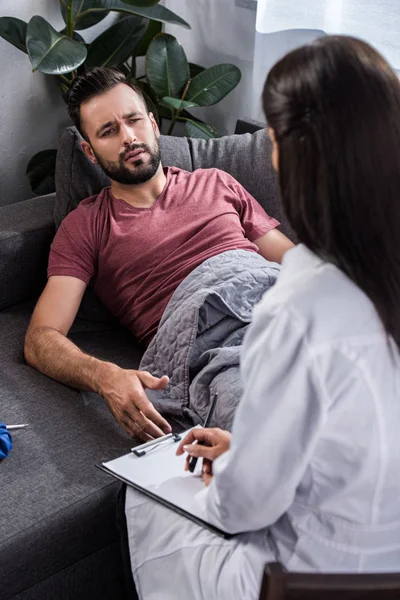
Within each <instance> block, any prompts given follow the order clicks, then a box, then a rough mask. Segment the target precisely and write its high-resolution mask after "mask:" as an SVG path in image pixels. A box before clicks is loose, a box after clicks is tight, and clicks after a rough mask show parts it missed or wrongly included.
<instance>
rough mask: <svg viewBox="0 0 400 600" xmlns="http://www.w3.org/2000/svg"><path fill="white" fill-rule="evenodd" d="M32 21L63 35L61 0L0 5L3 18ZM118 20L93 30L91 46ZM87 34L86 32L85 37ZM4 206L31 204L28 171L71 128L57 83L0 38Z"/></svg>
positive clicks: (0, 197)
mask: <svg viewBox="0 0 400 600" xmlns="http://www.w3.org/2000/svg"><path fill="white" fill-rule="evenodd" d="M33 15H40V16H42V17H44V18H45V19H47V20H48V21H49V22H50V23H51V24H52V25H53V27H55V28H56V29H58V30H61V29H62V28H63V27H64V22H63V20H62V17H61V13H60V9H59V2H58V0H1V2H0V16H1V17H3V16H9V17H17V18H19V19H22V20H24V21H29V20H30V18H31V17H32V16H33ZM113 19H115V15H109V16H108V17H107V19H105V20H104V21H102V22H101V23H99V24H98V25H97V26H96V27H93V28H92V29H91V30H90V32H89V35H87V37H86V35H85V39H87V40H88V41H90V40H91V39H93V37H95V36H96V35H98V34H99V33H100V32H101V31H102V29H104V27H106V26H109V24H110V21H112V20H113ZM85 34H86V31H85ZM0 73H1V78H2V79H1V86H0V206H3V205H5V204H12V203H13V202H18V201H21V200H25V199H26V198H30V197H31V196H32V192H31V190H30V186H29V181H28V178H27V177H26V175H25V170H26V166H27V164H28V162H29V160H30V158H31V157H32V155H33V154H35V153H36V152H38V151H39V150H44V149H46V148H56V145H57V139H58V137H59V135H60V133H61V132H62V130H63V128H64V127H65V126H67V125H69V124H70V122H69V118H68V116H67V113H66V110H65V104H64V102H63V101H62V99H61V97H60V94H59V91H58V88H57V86H56V84H55V82H54V80H53V79H52V78H51V77H49V76H45V75H43V74H42V73H38V72H36V73H32V67H31V64H30V62H29V59H28V57H27V55H26V54H24V53H23V52H21V51H20V50H17V48H14V46H11V44H9V43H8V42H6V41H5V40H3V39H2V38H0Z"/></svg>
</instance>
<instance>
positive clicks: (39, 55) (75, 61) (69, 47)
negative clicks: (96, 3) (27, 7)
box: [26, 16, 87, 75]
mask: <svg viewBox="0 0 400 600" xmlns="http://www.w3.org/2000/svg"><path fill="white" fill-rule="evenodd" d="M26 47H27V49H28V54H29V58H30V61H31V63H32V66H33V70H34V71H41V72H42V73H47V74H48V75H61V74H63V73H70V72H71V71H73V70H74V69H76V68H77V67H79V65H81V64H82V63H83V62H84V60H85V58H86V54H87V52H86V47H85V45H84V44H81V43H80V42H75V41H74V40H72V39H71V38H69V37H67V36H66V35H62V34H61V33H58V31H56V30H55V29H54V28H53V27H52V26H51V25H50V23H48V22H47V21H46V20H45V19H43V18H42V17H37V16H36V17H32V19H31V20H30V21H29V23H28V27H27V31H26Z"/></svg>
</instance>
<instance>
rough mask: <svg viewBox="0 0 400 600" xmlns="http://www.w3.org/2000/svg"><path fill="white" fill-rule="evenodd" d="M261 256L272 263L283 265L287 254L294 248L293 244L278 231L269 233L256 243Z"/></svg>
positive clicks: (274, 230)
mask: <svg viewBox="0 0 400 600" xmlns="http://www.w3.org/2000/svg"><path fill="white" fill-rule="evenodd" d="M254 243H255V244H256V246H258V249H259V250H260V254H261V256H263V257H264V258H265V259H266V260H270V261H271V262H277V263H281V262H282V259H283V256H284V254H285V252H287V251H288V250H290V248H293V247H294V244H293V242H291V241H290V240H289V238H287V237H286V235H284V234H283V233H281V232H280V231H278V230H277V229H272V230H271V231H268V233H266V234H265V235H263V236H262V237H260V238H258V240H255V242H254Z"/></svg>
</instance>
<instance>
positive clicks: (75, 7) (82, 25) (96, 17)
mask: <svg viewBox="0 0 400 600" xmlns="http://www.w3.org/2000/svg"><path fill="white" fill-rule="evenodd" d="M68 2H69V0H68ZM92 4H93V0H74V2H73V4H72V22H73V23H74V29H79V30H80V31H81V30H82V29H88V28H89V27H93V25H97V23H100V21H102V20H103V19H105V18H106V16H107V15H108V11H107V10H106V9H104V10H103V11H96V12H88V11H89V9H90V7H91V6H92ZM83 13H84V14H83ZM61 14H62V16H63V19H64V22H65V23H67V22H68V14H67V9H66V8H65V4H63V3H61ZM81 14H83V16H80V15H81Z"/></svg>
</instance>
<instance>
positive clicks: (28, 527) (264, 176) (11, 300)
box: [0, 124, 288, 600]
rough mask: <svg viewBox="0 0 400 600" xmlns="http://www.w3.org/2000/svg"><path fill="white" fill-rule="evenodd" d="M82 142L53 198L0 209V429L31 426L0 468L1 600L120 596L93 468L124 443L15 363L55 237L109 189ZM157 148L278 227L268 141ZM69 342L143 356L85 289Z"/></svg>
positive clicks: (110, 485)
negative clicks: (233, 192)
mask: <svg viewBox="0 0 400 600" xmlns="http://www.w3.org/2000/svg"><path fill="white" fill-rule="evenodd" d="M242 127H243V124H242ZM79 141H80V139H79V135H78V134H77V132H76V130H75V129H74V128H69V129H67V130H66V131H65V133H64V135H63V136H62V138H61V141H60V148H59V154H58V163H57V177H56V180H57V182H56V183H57V197H56V196H55V195H50V196H46V197H40V198H34V199H31V200H27V201H26V202H21V203H18V204H14V205H9V206H5V207H3V208H0V339H1V343H0V365H1V368H0V421H4V422H6V423H29V429H27V430H23V431H17V432H15V433H14V436H13V442H14V446H13V449H12V452H11V454H10V456H9V457H8V458H7V459H5V460H3V461H0V600H10V599H11V598H13V599H14V600H17V599H18V600H28V599H29V600H30V599H34V598H35V599H36V598H37V599H39V598H40V599H41V600H44V599H47V598H48V599H57V600H60V599H61V600H63V599H72V598H73V599H74V600H81V599H82V600H83V599H85V600H87V599H91V598H94V599H97V600H98V599H103V598H104V599H105V598H113V599H119V598H120V599H122V598H125V597H126V596H127V592H126V589H125V586H124V579H123V573H122V565H121V555H120V547H119V539H118V532H117V527H116V522H115V509H116V497H117V494H118V491H119V484H118V483H116V482H115V481H113V480H112V479H111V478H110V477H109V476H107V475H106V474H104V473H103V472H101V471H100V470H99V469H97V468H96V464H98V463H100V462H102V461H103V460H109V459H111V458H113V457H115V456H118V455H120V454H122V453H124V452H126V451H128V449H129V448H130V446H131V445H132V440H130V438H129V437H128V436H127V435H126V434H125V433H124V432H123V431H122V430H121V429H120V428H119V426H118V425H117V424H116V423H115V421H114V420H113V418H112V416H111V413H110V412H109V411H108V409H107V407H106V406H105V403H104V402H103V401H102V400H101V399H100V398H99V397H97V396H96V395H95V394H93V395H92V396H87V395H86V396H85V397H82V396H81V395H80V393H79V392H78V391H76V390H73V389H70V388H68V387H66V386H63V385H61V384H59V383H57V382H55V381H52V380H50V379H48V378H47V377H45V376H43V375H41V374H40V373H38V372H36V371H35V370H34V369H32V368H31V367H29V366H27V365H26V364H25V362H24V358H23V341H24V335H25V331H26V328H27V326H28V322H29V318H30V314H31V312H32V308H33V306H34V304H35V301H36V299H37V297H38V294H39V293H40V291H41V289H42V288H43V286H44V284H45V280H46V266H47V257H48V252H49V247H50V243H51V241H52V238H53V236H54V233H55V227H56V225H58V224H59V223H60V222H61V220H62V218H63V217H64V216H65V215H66V214H67V213H68V212H69V211H70V210H71V209H73V208H74V207H75V206H76V204H77V203H78V202H79V200H81V199H82V198H84V197H87V196H89V195H91V194H94V193H97V192H98V191H99V190H100V188H101V187H102V186H103V185H104V184H107V182H106V181H105V180H104V177H103V176H102V174H101V173H100V172H99V171H98V170H96V169H95V168H93V167H92V166H91V165H90V163H89V162H88V161H87V160H86V158H85V157H84V156H83V154H82V152H81V150H80V146H79ZM161 149H162V159H163V163H164V164H165V165H177V166H179V167H182V168H185V169H187V170H193V169H195V168H198V167H203V168H207V167H213V166H216V167H219V168H222V169H224V170H226V171H228V172H230V173H231V174H232V175H233V176H235V177H236V178H237V179H238V180H239V181H240V182H241V183H242V184H243V185H244V186H245V187H246V188H247V189H248V190H249V191H250V192H251V193H252V194H253V195H254V196H255V197H256V198H257V200H258V201H259V202H260V203H261V204H262V205H263V206H264V207H265V208H266V210H267V211H268V212H269V213H270V214H272V215H274V216H276V217H277V218H281V215H280V211H279V207H278V202H277V194H276V185H275V177H274V174H273V171H272V168H271V162H270V150H271V149H270V144H269V141H268V139H267V136H266V134H265V131H258V132H256V133H254V134H249V133H248V134H243V135H236V136H229V137H226V138H221V139H218V140H213V141H211V142H204V141H202V140H187V139H186V138H162V139H161ZM283 231H285V232H286V233H288V228H287V226H286V225H285V224H283ZM70 337H71V339H72V340H73V341H74V342H75V343H77V344H78V345H79V346H80V347H81V348H82V349H84V350H86V351H87V352H90V353H92V354H94V355H96V356H98V357H101V358H104V359H107V360H112V361H114V362H116V363H117V364H119V365H121V366H123V367H129V368H135V367H137V365H138V364H139V361H140V357H141V354H142V350H143V349H142V348H140V347H138V345H137V344H136V343H135V340H134V339H133V337H132V336H131V335H130V334H129V333H128V332H127V331H125V330H124V329H122V327H120V326H118V324H117V323H115V321H114V320H113V319H112V318H110V316H109V315H108V314H107V313H106V312H105V310H104V309H102V307H101V306H98V305H97V304H96V302H95V299H94V298H93V297H92V296H91V295H90V291H89V292H88V294H87V297H86V298H85V300H84V303H83V306H82V310H81V311H80V314H79V316H78V318H77V319H76V321H75V323H74V325H73V327H72V330H71V333H70Z"/></svg>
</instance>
